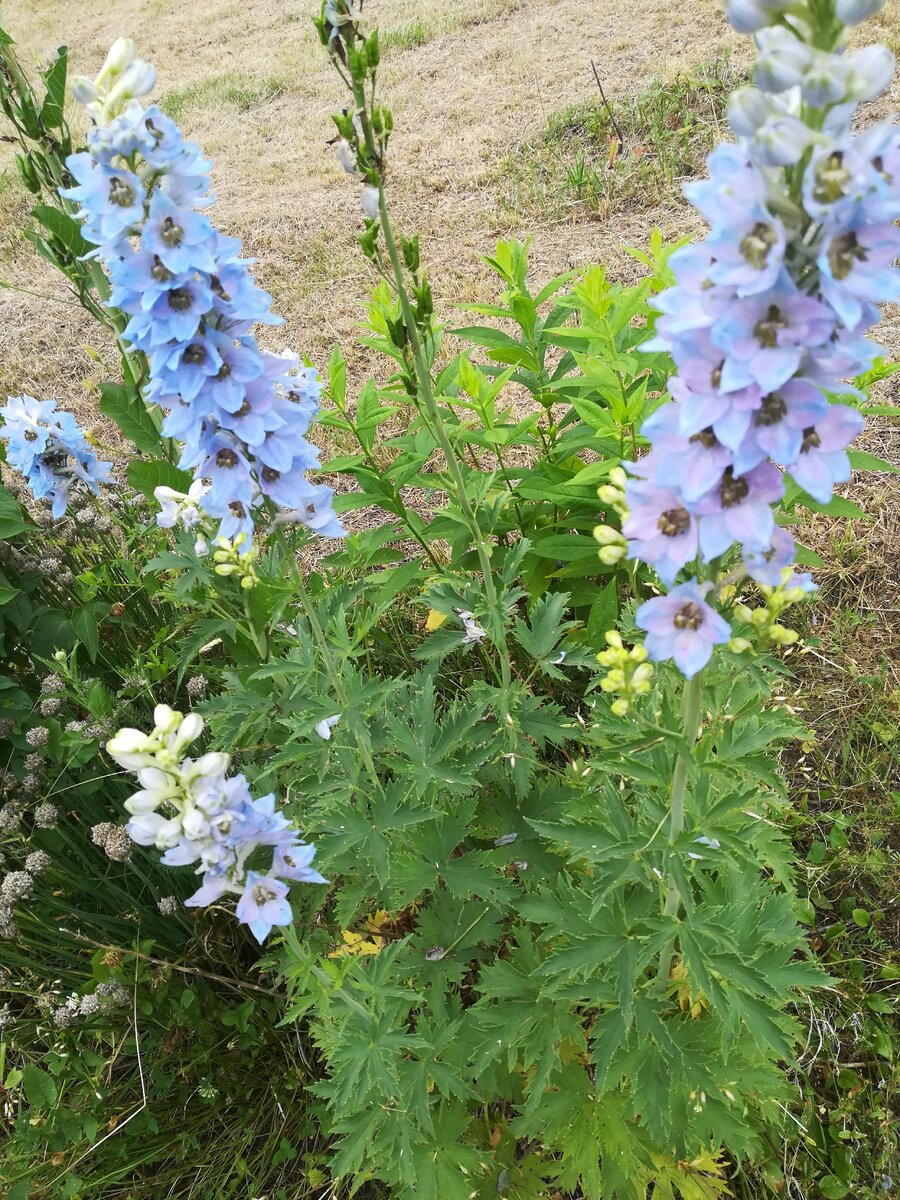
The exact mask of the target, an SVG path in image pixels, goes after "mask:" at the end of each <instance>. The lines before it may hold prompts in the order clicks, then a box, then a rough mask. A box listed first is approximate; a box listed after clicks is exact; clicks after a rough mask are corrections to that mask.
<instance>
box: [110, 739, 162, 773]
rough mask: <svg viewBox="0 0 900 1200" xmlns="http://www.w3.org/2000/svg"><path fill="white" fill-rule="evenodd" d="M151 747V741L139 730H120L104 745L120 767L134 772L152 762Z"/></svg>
mask: <svg viewBox="0 0 900 1200" xmlns="http://www.w3.org/2000/svg"><path fill="white" fill-rule="evenodd" d="M151 746H152V742H151V739H150V738H148V737H147V735H146V733H141V731H140V730H139V729H120V730H119V732H118V733H117V734H115V735H114V736H113V737H111V738H110V739H109V741H108V742H107V743H106V750H107V753H108V754H109V755H110V756H111V757H112V758H114V759H115V760H116V762H117V763H118V764H119V766H120V767H125V769H126V770H128V771H136V770H138V768H140V767H147V766H149V765H150V764H151V763H152V762H153V753H152V749H151Z"/></svg>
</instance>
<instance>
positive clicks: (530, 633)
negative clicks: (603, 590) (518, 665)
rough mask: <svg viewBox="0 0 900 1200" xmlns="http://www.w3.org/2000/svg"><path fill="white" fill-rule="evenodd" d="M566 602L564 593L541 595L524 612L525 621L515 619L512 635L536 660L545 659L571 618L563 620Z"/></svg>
mask: <svg viewBox="0 0 900 1200" xmlns="http://www.w3.org/2000/svg"><path fill="white" fill-rule="evenodd" d="M568 603H569V597H568V595H567V594H566V593H565V592H556V593H553V594H551V595H549V596H543V597H541V599H540V600H538V601H537V603H536V604H535V605H534V607H533V608H532V609H531V612H530V613H529V614H528V623H527V624H526V623H525V622H524V621H522V620H520V619H519V618H518V617H517V618H516V620H515V622H514V624H513V630H514V636H515V639H516V641H517V642H518V643H519V645H520V646H521V647H522V649H523V650H524V651H525V653H526V654H529V655H531V657H532V658H533V659H535V660H536V661H540V660H541V659H544V658H546V657H547V656H548V655H549V654H550V652H551V651H552V650H554V649H555V648H556V647H557V646H558V645H559V642H560V641H561V640H562V638H563V637H564V636H565V634H566V633H567V632H568V630H570V629H572V628H573V627H574V626H575V622H574V621H566V620H565V619H564V615H565V612H566V608H567V606H568Z"/></svg>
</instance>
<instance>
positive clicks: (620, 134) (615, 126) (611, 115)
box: [591, 59, 625, 148]
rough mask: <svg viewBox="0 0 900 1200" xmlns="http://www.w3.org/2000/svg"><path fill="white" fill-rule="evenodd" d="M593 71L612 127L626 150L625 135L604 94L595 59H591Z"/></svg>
mask: <svg viewBox="0 0 900 1200" xmlns="http://www.w3.org/2000/svg"><path fill="white" fill-rule="evenodd" d="M591 70H592V71H593V72H594V78H595V79H596V80H597V87H598V88H599V89H600V99H601V100H602V101H603V107H604V108H605V109H606V111H607V112H608V113H609V119H610V121H611V122H612V127H613V129H614V130H615V131H616V136H617V137H618V139H619V142H620V143H621V145H622V146H623V148H624V146H625V134H624V133H623V132H622V129H621V127H620V125H619V122H618V121H617V120H616V114H615V113H614V112H613V110H612V105H611V104H610V102H609V101H608V100H607V98H606V92H604V90H603V84H602V83H601V82H600V72H599V71H598V70H597V64H596V63H595V62H594V60H593V59H591Z"/></svg>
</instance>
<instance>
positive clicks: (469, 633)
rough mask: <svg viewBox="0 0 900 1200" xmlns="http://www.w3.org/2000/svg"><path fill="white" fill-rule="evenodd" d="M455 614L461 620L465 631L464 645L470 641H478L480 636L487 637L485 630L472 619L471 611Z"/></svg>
mask: <svg viewBox="0 0 900 1200" xmlns="http://www.w3.org/2000/svg"><path fill="white" fill-rule="evenodd" d="M456 615H457V616H458V617H459V619H460V620H461V621H462V623H463V627H464V628H465V631H466V636H465V637H464V638H463V645H464V646H467V645H470V644H471V643H472V642H480V641H481V639H482V638H484V637H487V630H485V629H482V628H481V626H480V625H479V624H478V622H477V621H476V620H475V619H474V614H473V613H470V612H457V614H456Z"/></svg>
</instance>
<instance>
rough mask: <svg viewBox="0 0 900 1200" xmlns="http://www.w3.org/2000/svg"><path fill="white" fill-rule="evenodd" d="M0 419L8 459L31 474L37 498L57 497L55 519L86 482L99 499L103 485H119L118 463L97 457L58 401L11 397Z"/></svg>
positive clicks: (0, 414) (70, 415)
mask: <svg viewBox="0 0 900 1200" xmlns="http://www.w3.org/2000/svg"><path fill="white" fill-rule="evenodd" d="M0 419H2V420H0V438H2V439H3V441H5V442H6V461H7V462H8V463H9V465H10V466H11V467H15V468H16V470H17V471H21V473H22V474H23V475H24V476H25V479H26V482H27V483H28V486H29V487H30V488H31V492H32V495H33V496H34V498H35V500H43V499H44V498H45V497H47V496H49V497H51V498H52V500H53V516H54V517H61V516H62V515H63V513H64V512H65V511H66V508H67V507H68V503H69V494H70V492H71V491H72V489H73V487H75V486H77V485H79V484H83V485H84V486H85V487H87V488H89V489H90V490H91V491H92V492H93V493H94V495H96V494H97V493H98V492H99V490H100V484H101V483H112V482H113V479H112V477H111V476H110V473H109V472H110V467H111V466H112V463H108V462H101V461H100V460H99V459H98V458H97V456H96V454H94V452H93V451H92V450H91V448H90V446H89V445H88V444H87V441H86V439H85V436H84V434H83V433H82V431H81V430H80V429H79V427H78V424H77V422H76V421H75V418H74V417H73V416H72V414H71V413H67V412H62V411H61V410H59V409H57V407H56V401H55V400H35V399H34V398H33V397H32V396H10V397H9V399H8V401H7V403H6V404H5V405H4V406H3V407H2V408H0Z"/></svg>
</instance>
